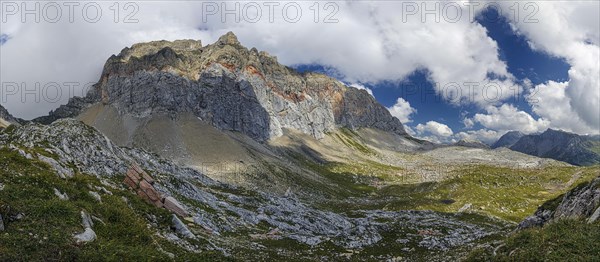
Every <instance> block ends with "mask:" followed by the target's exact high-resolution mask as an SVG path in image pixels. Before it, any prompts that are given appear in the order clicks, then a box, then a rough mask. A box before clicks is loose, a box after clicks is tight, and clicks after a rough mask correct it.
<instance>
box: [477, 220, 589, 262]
mask: <svg viewBox="0 0 600 262" xmlns="http://www.w3.org/2000/svg"><path fill="white" fill-rule="evenodd" d="M598 239H600V223H598V222H596V223H593V224H587V223H586V222H585V221H580V220H561V221H558V222H556V223H551V224H549V225H546V226H544V227H543V228H532V229H527V230H523V231H520V232H518V233H516V234H514V235H512V236H510V237H509V238H507V239H506V240H505V241H503V242H502V244H499V245H496V246H493V247H488V248H480V249H477V250H475V251H473V253H471V254H470V256H469V257H468V259H467V261H598V260H599V259H600V242H599V241H598ZM494 250H495V252H494Z"/></svg>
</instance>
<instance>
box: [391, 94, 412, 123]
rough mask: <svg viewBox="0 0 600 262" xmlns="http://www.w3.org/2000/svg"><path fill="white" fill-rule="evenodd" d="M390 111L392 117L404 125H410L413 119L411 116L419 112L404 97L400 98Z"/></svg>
mask: <svg viewBox="0 0 600 262" xmlns="http://www.w3.org/2000/svg"><path fill="white" fill-rule="evenodd" d="M388 110H389V111H390V114H392V116H395V117H396V118H398V120H400V122H402V123H410V122H412V119H411V118H410V116H411V115H412V114H414V113H416V112H417V110H416V109H414V108H412V107H411V106H410V103H409V102H408V101H406V100H404V98H402V97H398V99H397V100H396V104H394V105H393V106H392V107H389V108H388Z"/></svg>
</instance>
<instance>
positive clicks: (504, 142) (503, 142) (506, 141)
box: [491, 131, 525, 149]
mask: <svg viewBox="0 0 600 262" xmlns="http://www.w3.org/2000/svg"><path fill="white" fill-rule="evenodd" d="M524 135H525V134H523V133H521V132H519V131H509V132H507V133H506V134H504V135H503V136H501V137H500V138H499V139H498V141H496V142H495V143H494V144H492V146H491V148H492V149H495V148H499V147H506V148H510V147H511V146H512V145H514V144H515V143H517V141H519V139H521V137H523V136H524Z"/></svg>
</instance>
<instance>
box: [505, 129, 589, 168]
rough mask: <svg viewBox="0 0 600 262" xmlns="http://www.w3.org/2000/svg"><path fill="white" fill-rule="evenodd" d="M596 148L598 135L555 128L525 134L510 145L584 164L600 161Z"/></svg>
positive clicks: (529, 151)
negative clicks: (580, 133) (587, 134)
mask: <svg viewBox="0 0 600 262" xmlns="http://www.w3.org/2000/svg"><path fill="white" fill-rule="evenodd" d="M594 148H595V149H596V150H597V149H598V148H600V140H598V139H597V136H581V135H577V134H573V133H568V132H564V131H560V130H553V129H548V130H546V131H545V132H544V133H542V134H533V135H526V136H523V137H521V138H520V139H519V141H517V142H516V143H515V144H514V145H512V146H511V147H510V149H511V150H514V151H518V152H521V153H525V154H528V155H532V156H538V157H545V158H552V159H556V160H559V161H564V162H567V163H569V164H573V165H582V166H584V165H593V164H597V163H600V155H599V154H598V153H596V152H598V151H596V152H594V150H592V149H594Z"/></svg>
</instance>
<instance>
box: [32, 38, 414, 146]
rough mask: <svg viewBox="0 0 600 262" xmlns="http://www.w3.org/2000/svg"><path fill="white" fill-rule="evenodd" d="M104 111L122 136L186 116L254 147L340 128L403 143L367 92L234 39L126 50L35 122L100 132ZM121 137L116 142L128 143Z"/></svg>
mask: <svg viewBox="0 0 600 262" xmlns="http://www.w3.org/2000/svg"><path fill="white" fill-rule="evenodd" d="M101 106H106V107H103V108H99V107H101ZM109 111H114V112H111V114H116V115H118V116H120V117H121V118H122V121H120V123H114V124H117V125H116V126H112V127H117V128H121V129H127V127H128V123H127V122H128V121H127V119H126V118H127V117H132V118H138V119H139V118H145V117H149V116H152V115H157V114H166V115H170V116H177V115H178V114H182V113H189V114H191V115H193V116H195V117H197V118H200V119H201V120H202V121H205V122H207V123H210V124H211V125H213V126H214V127H216V128H217V129H219V130H230V131H238V132H241V133H243V134H245V135H247V136H249V137H251V138H253V139H256V140H258V141H265V140H268V139H271V138H274V137H279V136H282V135H283V129H285V128H291V129H295V130H298V131H301V132H302V133H305V134H308V135H310V136H313V137H315V138H318V139H320V138H322V137H323V136H324V134H325V133H327V132H329V131H333V130H334V129H336V128H338V127H347V128H350V129H358V128H362V127H370V128H377V129H380V130H383V131H389V132H393V133H395V134H399V135H406V132H405V131H404V128H403V126H402V123H400V121H399V120H398V119H396V118H394V117H392V116H391V115H390V113H389V112H388V110H386V108H385V107H383V106H382V105H380V104H379V103H377V101H376V100H375V99H374V98H373V97H372V96H370V95H369V94H368V93H367V92H365V91H361V90H358V89H355V88H350V87H347V86H345V85H344V84H342V83H341V82H339V81H337V80H335V79H332V78H329V77H327V76H325V75H321V74H315V73H306V74H300V73H298V72H296V71H294V70H293V69H291V68H289V67H286V66H283V65H281V64H279V63H278V62H277V58H276V57H274V56H271V55H269V54H267V53H266V52H259V51H258V50H256V49H255V48H252V49H247V48H245V47H244V46H242V45H241V44H240V42H238V40H237V38H236V36H235V35H234V34H233V33H231V32H229V33H227V34H225V35H224V36H222V37H221V38H219V40H218V41H217V42H216V43H214V44H210V45H207V46H202V44H201V43H200V41H195V40H180V41H174V42H168V41H158V42H150V43H142V44H136V45H133V46H132V47H131V48H125V49H123V50H122V51H121V53H120V54H119V55H116V56H112V57H111V58H109V59H108V61H107V62H106V64H105V66H104V71H103V73H102V76H101V79H100V81H99V82H98V83H97V84H96V85H95V86H94V87H93V89H92V90H91V91H90V92H89V94H88V95H87V97H85V98H74V99H72V100H71V101H70V102H69V104H67V105H65V106H62V107H61V108H59V109H57V110H56V111H54V112H51V113H50V116H48V117H43V118H40V119H38V120H37V121H39V122H42V123H50V122H52V121H55V120H56V119H59V118H64V117H76V116H79V115H80V114H81V113H86V112H87V114H86V117H85V118H84V119H85V120H87V121H88V122H92V123H94V124H96V126H98V127H99V128H100V129H101V130H102V127H101V123H99V121H98V119H97V117H100V116H102V115H103V114H109ZM93 117H96V119H91V118H93ZM103 131H104V130H103ZM127 131H130V132H131V130H127ZM134 133H135V132H134ZM124 134H125V135H124V137H119V138H120V139H117V141H120V140H121V141H123V140H130V139H132V137H130V136H127V135H128V132H124ZM132 135H133V136H135V134H132ZM126 136H127V137H126Z"/></svg>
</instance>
